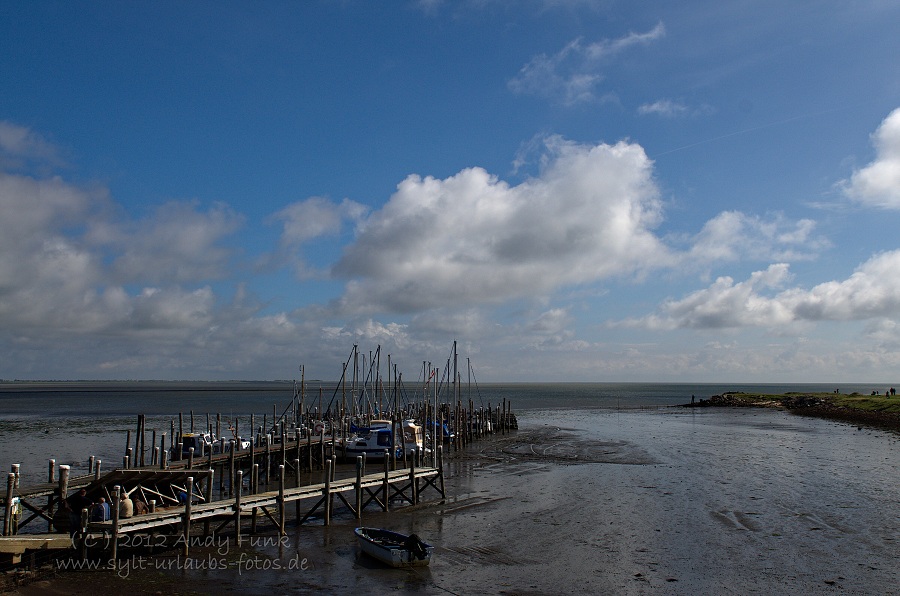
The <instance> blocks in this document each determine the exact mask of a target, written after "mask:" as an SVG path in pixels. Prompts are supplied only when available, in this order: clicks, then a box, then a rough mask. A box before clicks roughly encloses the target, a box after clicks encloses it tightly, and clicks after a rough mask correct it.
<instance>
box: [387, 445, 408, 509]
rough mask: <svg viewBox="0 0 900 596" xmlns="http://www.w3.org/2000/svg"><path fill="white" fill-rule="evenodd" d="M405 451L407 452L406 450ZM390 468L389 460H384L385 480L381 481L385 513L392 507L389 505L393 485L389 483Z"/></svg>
mask: <svg viewBox="0 0 900 596" xmlns="http://www.w3.org/2000/svg"><path fill="white" fill-rule="evenodd" d="M404 451H406V450H405V449H404ZM390 468H391V464H390V462H389V461H388V458H384V479H383V480H382V481H381V495H382V497H384V498H383V499H382V501H383V503H382V504H381V508H382V509H384V510H385V511H390V505H389V504H388V501H389V500H390V497H389V495H390V488H391V483H390V481H389V474H390Z"/></svg>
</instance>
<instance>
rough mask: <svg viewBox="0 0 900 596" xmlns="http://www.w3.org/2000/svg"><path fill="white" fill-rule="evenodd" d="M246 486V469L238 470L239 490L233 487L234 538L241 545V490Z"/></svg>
mask: <svg viewBox="0 0 900 596" xmlns="http://www.w3.org/2000/svg"><path fill="white" fill-rule="evenodd" d="M243 488H244V471H243V470H238V471H237V490H234V489H232V491H231V492H232V494H234V539H235V542H237V545H238V546H240V545H241V491H242V490H243Z"/></svg>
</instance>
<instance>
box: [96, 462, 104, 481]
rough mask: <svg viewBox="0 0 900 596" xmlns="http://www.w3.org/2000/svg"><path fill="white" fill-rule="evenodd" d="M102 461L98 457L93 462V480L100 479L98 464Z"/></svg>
mask: <svg viewBox="0 0 900 596" xmlns="http://www.w3.org/2000/svg"><path fill="white" fill-rule="evenodd" d="M102 463H103V460H101V459H98V460H96V461H95V462H94V480H100V464H102Z"/></svg>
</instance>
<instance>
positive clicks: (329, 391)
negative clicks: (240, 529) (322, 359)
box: [0, 381, 883, 484]
mask: <svg viewBox="0 0 900 596" xmlns="http://www.w3.org/2000/svg"><path fill="white" fill-rule="evenodd" d="M835 389H839V390H840V391H842V392H845V393H851V392H854V391H856V392H860V393H864V394H869V393H871V391H872V390H877V391H882V390H883V388H882V387H880V386H875V385H871V386H870V385H864V384H854V385H812V384H797V385H748V384H734V385H722V384H665V383H507V384H498V383H490V384H477V383H468V382H463V383H462V384H460V387H459V388H458V395H459V398H460V399H461V400H462V401H463V402H464V403H468V402H469V401H471V402H472V404H473V405H474V407H475V408H487V407H491V408H494V409H496V407H497V406H501V405H504V404H508V405H509V407H511V408H512V410H513V412H515V413H517V414H521V413H525V412H528V411H534V410H543V411H546V412H551V414H549V415H550V416H551V417H552V416H553V414H552V412H555V411H560V412H563V411H566V410H573V409H587V410H591V409H623V408H625V409H630V408H644V409H653V408H660V407H666V406H673V405H678V404H683V403H689V402H690V401H691V398H692V397H693V396H695V397H696V398H697V399H705V398H708V397H710V396H711V395H714V394H716V393H721V392H723V391H745V392H760V393H784V392H789V391H834V390H835ZM299 392H300V388H299V387H298V386H297V384H296V383H294V382H291V381H282V382H275V381H273V382H210V383H203V382H183V383H178V382H99V383H91V382H78V383H66V382H59V383H41V382H35V383H0V466H4V465H7V466H8V465H11V464H20V470H21V483H24V484H29V483H36V482H45V481H46V480H47V479H48V472H47V470H48V460H49V459H54V460H55V464H56V466H59V465H63V464H65V465H69V466H71V468H72V471H71V474H72V475H79V474H86V473H88V472H89V471H88V470H87V465H88V461H89V458H90V457H91V456H94V457H95V458H96V459H100V460H101V462H102V464H101V470H109V469H112V468H114V467H117V466H120V465H121V464H122V459H123V457H124V455H125V453H126V449H127V447H129V446H133V444H134V436H133V435H134V433H132V439H131V445H126V439H127V433H128V431H129V430H136V421H137V415H138V414H144V415H145V416H146V419H145V430H146V441H147V444H148V448H150V446H149V441H150V440H151V436H152V431H153V430H156V432H157V446H158V442H159V441H160V438H161V436H162V434H163V433H166V436H167V441H169V442H170V440H171V436H170V435H171V429H172V427H173V423H174V425H175V429H176V432H179V431H180V430H181V429H182V428H183V430H184V432H189V431H191V430H192V429H193V430H198V431H200V430H205V429H206V428H207V419H209V421H210V425H211V426H212V427H213V428H215V424H216V417H217V415H218V416H220V417H221V421H222V422H221V425H222V427H223V432H222V434H225V435H226V436H228V435H227V434H226V433H225V430H224V429H227V428H229V427H233V426H234V425H235V424H236V425H237V430H238V432H239V433H240V434H241V435H242V436H248V435H249V434H250V432H249V431H250V429H249V424H250V415H251V414H253V415H254V418H255V420H254V422H255V425H256V426H257V427H259V426H261V425H262V423H263V419H264V417H266V419H267V420H269V421H271V420H272V418H273V416H280V415H281V414H282V413H284V412H285V411H286V410H288V409H289V407H290V405H291V402H292V399H293V396H294V395H295V393H299ZM387 392H388V394H392V395H393V394H396V395H399V399H400V400H401V401H402V402H409V401H414V400H417V399H421V396H422V393H423V390H422V388H421V384H415V385H408V386H406V387H402V388H401V389H400V390H398V391H397V392H396V393H395V392H394V391H393V388H390V387H389V388H388V389H387ZM428 392H429V400H432V399H433V395H432V394H431V389H429V390H428ZM360 393H362V392H360ZM302 394H303V397H304V409H314V410H316V411H322V412H325V411H329V410H330V411H332V412H335V411H337V410H338V409H339V408H340V405H341V403H342V401H344V403H346V401H347V400H349V399H351V396H350V391H349V388H347V387H343V386H339V385H338V384H337V383H334V382H318V381H317V382H307V383H306V386H305V387H304V388H303V391H302ZM449 395H452V387H448V386H446V385H445V386H444V387H442V388H441V394H439V401H447V400H449V399H450V398H449V397H447V396H449ZM387 399H388V398H387V397H384V396H374V397H373V396H371V395H369V394H361V395H359V396H358V397H357V400H358V401H359V403H360V405H361V406H363V408H364V407H365V405H366V400H369V401H370V403H372V404H373V406H374V407H375V408H376V409H377V407H378V404H379V403H383V402H384V401H386V400H387ZM179 414H180V415H181V416H180V418H179ZM192 423H193V426H192ZM167 444H168V443H167ZM7 469H9V468H7Z"/></svg>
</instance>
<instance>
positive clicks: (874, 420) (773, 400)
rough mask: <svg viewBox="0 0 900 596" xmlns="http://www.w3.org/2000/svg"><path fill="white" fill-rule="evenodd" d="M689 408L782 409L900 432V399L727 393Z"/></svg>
mask: <svg viewBox="0 0 900 596" xmlns="http://www.w3.org/2000/svg"><path fill="white" fill-rule="evenodd" d="M685 407H739V408H746V407H753V408H778V409H784V410H787V411H789V412H791V413H793V414H799V415H802V416H815V417H818V418H828V419H830V420H840V421H843V422H847V423H849V424H856V425H865V426H873V427H877V428H885V429H889V430H896V431H900V396H894V397H888V396H884V395H860V394H859V393H851V394H844V393H808V392H797V393H781V394H764V393H744V392H741V391H726V392H724V393H722V394H720V395H713V396H712V397H710V398H709V399H701V400H700V401H699V402H696V403H692V404H685Z"/></svg>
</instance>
